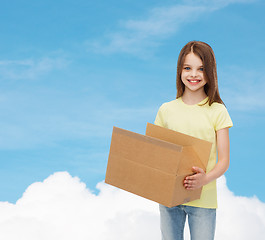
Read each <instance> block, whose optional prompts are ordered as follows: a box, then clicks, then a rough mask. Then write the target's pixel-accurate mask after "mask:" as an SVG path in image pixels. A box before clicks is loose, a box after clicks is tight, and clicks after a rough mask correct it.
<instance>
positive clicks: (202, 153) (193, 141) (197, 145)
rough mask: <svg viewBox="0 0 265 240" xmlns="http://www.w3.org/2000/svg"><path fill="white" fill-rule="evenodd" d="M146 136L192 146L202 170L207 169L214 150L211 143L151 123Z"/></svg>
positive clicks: (148, 124)
mask: <svg viewBox="0 0 265 240" xmlns="http://www.w3.org/2000/svg"><path fill="white" fill-rule="evenodd" d="M146 135H147V136H151V137H154V138H157V139H161V140H164V141H166V142H170V143H174V144H177V145H182V146H192V148H193V150H194V151H195V153H196V155H197V156H198V158H199V159H200V161H201V164H202V168H203V169H206V168H207V164H208V160H209V156H210V152H211V148H212V143H211V142H208V141H205V140H202V139H199V138H195V137H192V136H189V135H186V134H183V133H179V132H176V131H174V130H171V129H167V128H163V127H160V126H157V125H154V124H151V123H147V126H146Z"/></svg>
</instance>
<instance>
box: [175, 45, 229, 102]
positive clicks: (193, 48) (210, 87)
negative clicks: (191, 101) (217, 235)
mask: <svg viewBox="0 0 265 240" xmlns="http://www.w3.org/2000/svg"><path fill="white" fill-rule="evenodd" d="M191 52H192V53H194V54H195V55H197V56H198V57H199V58H200V59H201V60H202V64H203V71H204V72H203V74H204V78H205V79H206V82H207V83H206V84H205V86H204V91H205V93H206V95H207V96H208V103H209V105H210V106H211V105H212V103H213V102H218V103H222V104H224V103H223V101H222V99H221V97H220V94H219V90H218V81H217V71H216V61H215V56H214V52H213V49H212V48H211V47H210V46H209V45H208V44H207V43H204V42H200V41H191V42H188V43H187V44H186V45H185V46H184V47H183V48H182V49H181V51H180V54H179V58H178V65H177V98H179V97H181V96H182V95H183V93H184V90H185V85H184V84H183V82H182V80H181V72H182V69H183V64H184V60H185V57H186V56H187V55H188V54H189V53H191Z"/></svg>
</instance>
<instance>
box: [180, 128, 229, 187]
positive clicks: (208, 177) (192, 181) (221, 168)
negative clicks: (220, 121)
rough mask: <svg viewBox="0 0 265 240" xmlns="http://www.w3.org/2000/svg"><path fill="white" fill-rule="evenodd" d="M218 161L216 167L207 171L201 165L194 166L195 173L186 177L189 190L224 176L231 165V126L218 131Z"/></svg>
mask: <svg viewBox="0 0 265 240" xmlns="http://www.w3.org/2000/svg"><path fill="white" fill-rule="evenodd" d="M216 140H217V151H218V162H217V164H216V165H215V167H214V168H213V169H212V170H211V171H210V172H209V173H207V174H206V173H205V172H204V171H203V169H201V168H199V167H193V168H192V171H193V172H194V173H195V174H194V175H192V176H187V177H186V178H185V179H184V187H185V188H186V189H189V190H193V189H197V188H200V187H202V186H204V185H206V184H208V183H210V182H211V181H213V180H215V179H217V178H219V177H220V176H222V175H223V174H224V173H225V172H226V170H227V169H228V167H229V151H230V150H229V149H230V147H229V146H230V144H229V128H223V129H220V130H218V131H217V132H216Z"/></svg>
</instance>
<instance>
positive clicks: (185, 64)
mask: <svg viewBox="0 0 265 240" xmlns="http://www.w3.org/2000/svg"><path fill="white" fill-rule="evenodd" d="M183 66H191V65H189V64H187V63H184V64H183ZM199 67H203V65H201V66H199Z"/></svg>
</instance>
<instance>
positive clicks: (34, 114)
mask: <svg viewBox="0 0 265 240" xmlns="http://www.w3.org/2000/svg"><path fill="white" fill-rule="evenodd" d="M264 10H265V3H264V1H262V0H211V1H210V0H202V1H200V0H199V1H192V0H186V1H185V0H183V1H172V0H165V1H163V2H161V1H156V0H150V1H139V0H134V1H132V0H124V1H115V2H110V1H107V0H102V1H98V2H96V1H83V0H75V1H70V0H64V1H62V0H57V1H50V0H47V1H36V0H34V1H33V0H28V1H26V2H22V1H18V0H15V1H12V2H10V1H2V2H1V8H0V32H1V35H0V36H1V37H0V201H9V202H16V201H17V199H18V198H20V197H21V196H22V194H23V192H24V191H25V189H26V188H27V187H28V186H29V185H30V184H32V183H33V182H36V181H42V180H44V179H45V178H47V177H48V176H49V175H50V174H52V173H54V172H56V171H68V172H69V173H70V174H71V175H73V176H78V177H79V178H80V179H81V180H82V181H84V182H85V183H86V184H87V186H88V187H89V188H91V189H95V186H96V184H97V183H98V182H100V181H102V180H103V179H104V177H105V170H106V165H107V158H108V151H109V145H110V139H111V133H112V127H113V126H118V127H122V128H125V129H128V130H131V131H136V132H138V133H142V134H144V132H145V126H146V123H147V122H153V121H154V118H155V115H156V112H157V110H158V108H159V106H160V105H161V104H162V103H163V102H166V101H170V100H172V99H174V98H175V96H176V88H175V75H176V61H177V58H178V54H179V51H180V49H181V48H182V47H183V46H184V45H185V44H186V43H187V42H188V41H190V40H201V41H206V42H207V43H209V44H210V45H211V46H212V47H213V49H214V51H215V54H216V59H217V65H218V66H217V67H218V77H219V88H220V92H221V97H222V98H223V100H224V102H225V103H226V106H227V108H228V110H229V113H230V115H231V117H232V120H233V122H234V127H233V128H232V129H231V131H230V136H231V165H230V169H229V171H228V172H227V173H226V177H227V185H228V187H229V188H230V189H231V191H233V192H234V193H235V194H236V195H242V196H253V195H256V196H257V197H258V198H259V199H260V200H262V201H263V202H265V192H264V180H265V177H264V173H263V172H264V170H263V169H264V167H265V157H264V153H263V151H264V149H265V141H264V135H265V129H264V123H265V100H264V96H265V82H264V69H265V68H264V67H265V66H264V52H265V45H264V42H265V17H264Z"/></svg>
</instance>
